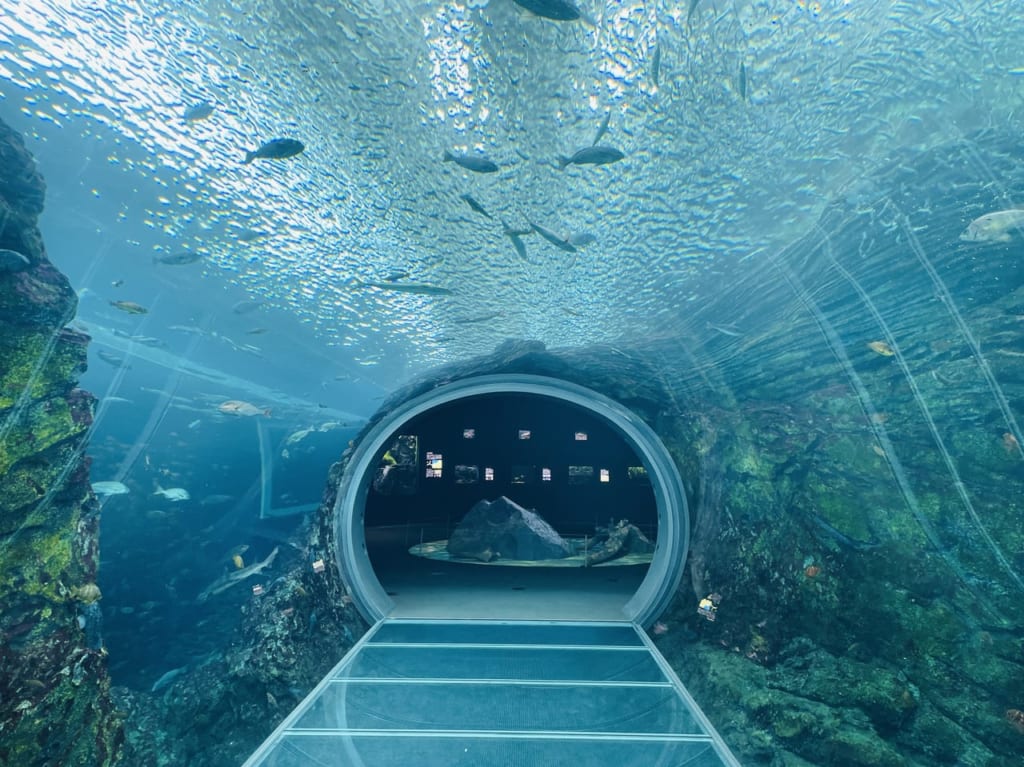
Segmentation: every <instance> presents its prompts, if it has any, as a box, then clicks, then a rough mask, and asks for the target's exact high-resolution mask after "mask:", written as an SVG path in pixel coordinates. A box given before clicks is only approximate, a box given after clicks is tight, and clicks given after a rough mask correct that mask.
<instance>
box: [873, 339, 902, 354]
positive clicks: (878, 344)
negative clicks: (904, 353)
mask: <svg viewBox="0 0 1024 767" xmlns="http://www.w3.org/2000/svg"><path fill="white" fill-rule="evenodd" d="M868 348H869V349H870V350H871V351H873V352H877V353H878V354H881V355H882V356H883V357H892V356H893V355H895V354H896V352H895V351H893V348H892V347H891V346H889V344H887V343H886V342H885V341H871V342H870V343H869V344H868Z"/></svg>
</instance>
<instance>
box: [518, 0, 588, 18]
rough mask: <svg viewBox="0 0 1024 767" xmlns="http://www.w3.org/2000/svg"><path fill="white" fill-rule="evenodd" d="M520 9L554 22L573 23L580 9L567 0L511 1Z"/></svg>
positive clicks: (578, 15)
mask: <svg viewBox="0 0 1024 767" xmlns="http://www.w3.org/2000/svg"><path fill="white" fill-rule="evenodd" d="M513 2H514V3H515V4H516V5H518V6H519V7H520V8H525V9H526V10H528V11H529V12H530V13H534V14H536V15H537V16H543V17H544V18H545V19H554V20H555V21H575V20H576V19H578V18H579V17H580V9H579V8H577V7H576V4H575V3H571V2H569V0H513Z"/></svg>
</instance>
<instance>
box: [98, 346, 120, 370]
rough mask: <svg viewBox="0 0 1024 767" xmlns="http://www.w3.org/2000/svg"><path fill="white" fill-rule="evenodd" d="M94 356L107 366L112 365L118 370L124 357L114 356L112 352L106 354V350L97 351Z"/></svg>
mask: <svg viewBox="0 0 1024 767" xmlns="http://www.w3.org/2000/svg"><path fill="white" fill-rule="evenodd" d="M96 356H97V357H99V358H100V359H101V360H103V361H104V362H106V363H107V364H108V365H113V366H114V367H116V368H119V367H121V365H123V364H124V357H121V356H119V355H117V354H114V353H113V352H108V351H107V350H106V349H97V350H96Z"/></svg>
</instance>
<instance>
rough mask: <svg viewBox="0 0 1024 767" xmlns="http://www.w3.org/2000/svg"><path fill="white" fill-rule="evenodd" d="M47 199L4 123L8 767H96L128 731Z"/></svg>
mask: <svg viewBox="0 0 1024 767" xmlns="http://www.w3.org/2000/svg"><path fill="white" fill-rule="evenodd" d="M44 192H45V186H44V183H43V180H42V178H41V177H40V175H39V173H38V172H37V170H36V168H35V162H34V160H33V159H32V157H31V155H30V154H29V153H28V151H27V150H26V149H25V146H24V143H23V142H22V140H21V138H20V136H18V135H17V134H16V133H15V132H14V131H12V130H11V129H10V128H9V127H8V126H7V125H5V124H3V123H2V122H0V764H10V765H19V767H30V766H31V765H62V767H63V766H65V765H66V766H68V767H71V766H73V765H82V767H86V766H88V767H101V766H102V765H109V764H113V763H114V762H115V761H116V760H117V756H118V752H119V749H120V741H121V737H122V736H121V727H120V723H119V719H118V717H117V716H116V715H115V713H114V709H113V706H112V704H111V701H110V695H109V678H108V676H107V665H106V653H105V651H104V650H103V647H102V634H101V626H100V617H99V610H98V605H97V604H96V602H97V600H98V599H99V598H100V594H99V590H98V589H97V588H96V585H95V583H96V568H97V546H98V531H99V507H98V506H97V503H96V499H95V497H94V496H93V494H92V491H91V489H90V487H89V473H88V465H87V461H86V460H85V458H84V456H83V451H84V442H85V437H86V433H87V431H88V429H89V426H90V424H91V423H92V409H93V398H92V397H91V396H90V395H89V394H87V393H85V392H83V391H80V390H78V389H76V388H75V383H76V379H77V376H78V375H79V374H80V373H81V372H82V371H83V370H84V369H85V352H86V345H87V343H88V341H89V339H88V337H87V336H84V335H82V334H80V333H75V332H73V331H70V330H67V329H65V328H64V326H65V324H66V323H67V322H68V321H69V320H70V319H71V318H72V317H73V316H74V313H75V307H76V297H75V293H74V291H73V290H72V289H71V286H70V284H69V283H68V280H67V278H66V277H64V275H62V274H61V273H60V272H58V271H57V270H56V269H55V268H54V266H53V264H51V263H50V262H49V261H48V260H47V258H46V253H45V249H44V247H43V242H42V237H41V236H40V233H39V229H38V228H37V226H36V221H37V219H38V217H39V214H40V213H41V212H42V209H43V197H44Z"/></svg>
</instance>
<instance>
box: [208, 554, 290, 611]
mask: <svg viewBox="0 0 1024 767" xmlns="http://www.w3.org/2000/svg"><path fill="white" fill-rule="evenodd" d="M277 550H278V547H277V546H275V547H274V550H273V551H272V552H270V556H268V557H267V558H266V559H264V560H263V561H262V562H256V563H255V564H251V565H249V566H248V567H243V568H242V569H241V570H233V571H232V572H229V573H226V574H225V575H222V576H221V577H220V578H218V579H217V580H215V581H214V582H213V583H211V584H210V585H209V586H207V587H206V588H205V589H203V590H202V592H200V594H199V596H198V597H196V601H198V602H205V601H206V600H207V599H209V598H210V597H211V596H213V595H214V594H219V593H220V592H222V591H226V590H227V589H229V588H231V587H232V586H234V585H235V584H236V583H241V582H242V581H244V580H245V579H246V578H248V577H250V576H252V575H258V574H259V573H261V572H263V571H264V570H265V569H266V568H268V567H270V566H271V565H272V564H274V559H275V558H276V557H277Z"/></svg>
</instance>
